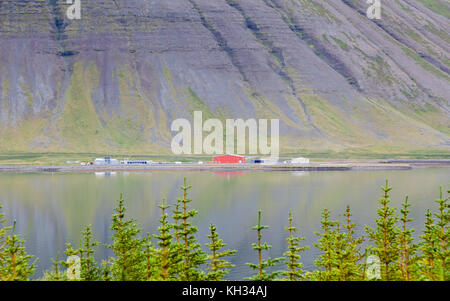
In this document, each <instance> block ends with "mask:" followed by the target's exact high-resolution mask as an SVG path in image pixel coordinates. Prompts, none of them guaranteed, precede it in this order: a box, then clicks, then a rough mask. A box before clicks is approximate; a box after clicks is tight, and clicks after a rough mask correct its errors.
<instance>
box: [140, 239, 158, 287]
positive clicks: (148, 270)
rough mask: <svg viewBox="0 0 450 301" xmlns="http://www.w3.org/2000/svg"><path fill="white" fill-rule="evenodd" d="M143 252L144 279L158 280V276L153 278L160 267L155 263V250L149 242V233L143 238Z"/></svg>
mask: <svg viewBox="0 0 450 301" xmlns="http://www.w3.org/2000/svg"><path fill="white" fill-rule="evenodd" d="M143 252H144V254H145V274H144V280H145V281H152V280H159V278H155V275H158V274H160V268H159V266H158V265H157V263H156V260H155V254H156V252H157V251H156V250H155V248H154V247H153V245H152V242H151V235H150V234H147V236H146V237H145V238H144V250H143Z"/></svg>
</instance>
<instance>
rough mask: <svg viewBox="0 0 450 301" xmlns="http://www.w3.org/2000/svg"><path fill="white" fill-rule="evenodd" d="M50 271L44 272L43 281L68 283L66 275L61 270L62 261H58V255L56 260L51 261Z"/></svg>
mask: <svg viewBox="0 0 450 301" xmlns="http://www.w3.org/2000/svg"><path fill="white" fill-rule="evenodd" d="M52 264H53V266H52V268H53V269H52V270H50V271H45V272H44V277H43V279H42V280H43V281H68V278H67V275H66V273H64V270H62V269H61V266H64V265H63V264H62V261H61V260H59V253H58V255H56V260H54V259H52Z"/></svg>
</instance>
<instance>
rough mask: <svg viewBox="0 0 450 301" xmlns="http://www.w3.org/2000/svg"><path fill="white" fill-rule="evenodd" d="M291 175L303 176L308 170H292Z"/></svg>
mask: <svg viewBox="0 0 450 301" xmlns="http://www.w3.org/2000/svg"><path fill="white" fill-rule="evenodd" d="M292 175H293V176H296V177H304V176H307V175H308V172H307V171H293V172H292Z"/></svg>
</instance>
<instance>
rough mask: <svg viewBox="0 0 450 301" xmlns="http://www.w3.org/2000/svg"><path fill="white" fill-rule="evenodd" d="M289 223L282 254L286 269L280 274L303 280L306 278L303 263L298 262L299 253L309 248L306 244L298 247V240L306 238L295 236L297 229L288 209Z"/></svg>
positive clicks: (288, 278) (292, 279)
mask: <svg viewBox="0 0 450 301" xmlns="http://www.w3.org/2000/svg"><path fill="white" fill-rule="evenodd" d="M288 222H289V225H288V226H287V227H286V228H285V230H286V231H288V233H289V236H288V237H287V238H286V241H287V244H288V250H287V251H286V252H285V253H284V254H283V256H285V258H286V260H285V264H286V266H287V268H288V270H287V271H285V272H282V273H281V274H282V275H283V276H285V277H286V280H289V281H296V280H304V279H305V278H306V276H305V271H304V270H303V269H302V268H303V263H301V262H300V259H301V255H300V253H302V252H304V251H306V250H308V249H309V247H308V246H304V247H300V242H301V241H303V240H306V238H304V237H296V236H294V234H295V233H296V232H297V231H298V230H297V228H296V227H295V226H294V225H293V217H292V212H291V210H289V218H288Z"/></svg>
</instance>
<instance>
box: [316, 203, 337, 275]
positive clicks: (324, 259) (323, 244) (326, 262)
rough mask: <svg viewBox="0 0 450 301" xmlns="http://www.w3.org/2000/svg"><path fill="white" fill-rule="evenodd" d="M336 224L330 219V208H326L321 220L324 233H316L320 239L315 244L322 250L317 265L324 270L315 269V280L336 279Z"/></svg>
mask: <svg viewBox="0 0 450 301" xmlns="http://www.w3.org/2000/svg"><path fill="white" fill-rule="evenodd" d="M335 225H336V222H333V221H331V220H330V212H329V211H328V209H324V210H323V212H322V220H321V228H322V232H323V233H319V232H316V233H315V234H316V235H318V236H319V237H320V239H319V241H318V242H317V243H315V244H314V246H315V247H316V248H317V249H319V250H320V251H321V255H320V256H319V257H318V258H317V259H316V260H315V265H316V266H317V267H320V268H322V269H323V270H318V271H315V272H314V273H313V274H312V276H313V279H314V280H319V281H331V280H335V279H336V278H335V276H336V270H335V269H334V268H333V267H334V266H335V264H336V258H335V245H336V241H335V232H334V226H335Z"/></svg>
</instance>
